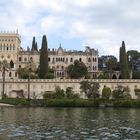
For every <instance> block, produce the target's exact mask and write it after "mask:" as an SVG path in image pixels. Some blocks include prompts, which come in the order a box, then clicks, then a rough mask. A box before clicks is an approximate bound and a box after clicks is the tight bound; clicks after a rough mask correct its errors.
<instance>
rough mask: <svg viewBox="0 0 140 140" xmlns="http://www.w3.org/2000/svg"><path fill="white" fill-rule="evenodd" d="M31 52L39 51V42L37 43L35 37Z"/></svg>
mask: <svg viewBox="0 0 140 140" xmlns="http://www.w3.org/2000/svg"><path fill="white" fill-rule="evenodd" d="M31 51H38V46H37V42H36V41H35V37H33V41H32V48H31Z"/></svg>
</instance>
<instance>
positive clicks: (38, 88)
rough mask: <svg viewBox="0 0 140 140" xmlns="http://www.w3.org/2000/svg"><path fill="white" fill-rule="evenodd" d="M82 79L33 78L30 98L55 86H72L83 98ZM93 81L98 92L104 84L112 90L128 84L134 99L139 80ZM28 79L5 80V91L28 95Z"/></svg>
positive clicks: (12, 93) (8, 93)
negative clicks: (96, 84) (97, 87)
mask: <svg viewBox="0 0 140 140" xmlns="http://www.w3.org/2000/svg"><path fill="white" fill-rule="evenodd" d="M81 81H82V80H78V79H50V80H46V79H38V80H36V79H33V80H31V81H30V96H31V98H42V96H43V93H44V92H45V91H54V90H55V87H56V86H59V87H60V88H62V89H64V90H66V88H67V87H72V88H73V91H74V92H75V93H79V94H80V96H81V97H82V98H85V96H84V94H83V93H81V91H80V84H79V83H80V82H81ZM90 81H93V82H99V85H100V89H99V93H100V94H101V93H102V89H103V88H104V86H107V87H110V88H111V89H112V90H114V89H115V87H116V86H117V85H122V86H128V87H129V88H130V94H131V96H132V98H133V99H136V98H137V96H136V95H135V92H134V89H136V88H138V89H140V80H132V79H131V80H117V79H116V80H91V79H90ZM28 84H29V83H28V80H23V79H22V80H21V79H17V80H15V79H11V80H8V79H7V80H6V83H5V93H6V94H7V95H8V96H9V97H17V94H16V92H18V93H19V94H20V91H22V92H23V94H24V96H25V97H27V95H28ZM0 93H2V80H1V81H0Z"/></svg>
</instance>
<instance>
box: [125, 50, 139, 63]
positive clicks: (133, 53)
mask: <svg viewBox="0 0 140 140" xmlns="http://www.w3.org/2000/svg"><path fill="white" fill-rule="evenodd" d="M127 55H128V56H130V57H131V60H132V61H134V60H137V59H139V58H140V53H139V52H138V51H136V50H129V51H128V52H127Z"/></svg>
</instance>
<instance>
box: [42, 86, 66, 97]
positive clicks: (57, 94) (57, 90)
mask: <svg viewBox="0 0 140 140" xmlns="http://www.w3.org/2000/svg"><path fill="white" fill-rule="evenodd" d="M64 97H65V93H64V90H63V89H61V88H60V87H59V86H57V87H56V88H55V91H54V92H50V91H46V92H45V93H44V95H43V98H44V99H47V98H49V99H62V98H64Z"/></svg>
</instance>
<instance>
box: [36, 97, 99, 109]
mask: <svg viewBox="0 0 140 140" xmlns="http://www.w3.org/2000/svg"><path fill="white" fill-rule="evenodd" d="M38 101H39V102H40V103H38V104H39V105H40V106H43V107H98V106H99V103H100V102H99V100H85V99H68V98H63V99H45V100H38ZM34 104H36V102H34Z"/></svg>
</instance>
